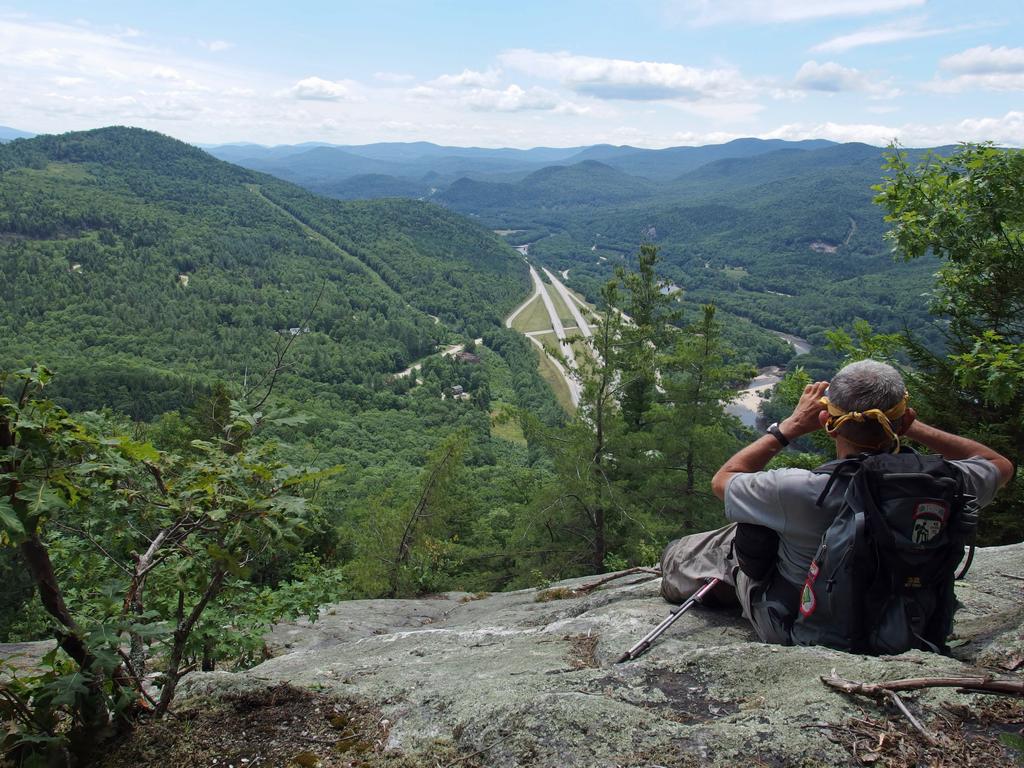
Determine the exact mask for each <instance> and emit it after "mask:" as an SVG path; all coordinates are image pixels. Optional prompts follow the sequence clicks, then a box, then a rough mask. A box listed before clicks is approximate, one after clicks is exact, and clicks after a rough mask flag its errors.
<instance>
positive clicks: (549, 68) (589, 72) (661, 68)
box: [499, 49, 751, 101]
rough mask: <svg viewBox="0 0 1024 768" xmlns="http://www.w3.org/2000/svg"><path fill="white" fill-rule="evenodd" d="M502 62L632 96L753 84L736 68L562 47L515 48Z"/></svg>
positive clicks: (717, 94)
mask: <svg viewBox="0 0 1024 768" xmlns="http://www.w3.org/2000/svg"><path fill="white" fill-rule="evenodd" d="M499 59H500V60H501V62H502V64H504V65H505V66H507V67H509V68H511V69H515V70H518V71H521V72H525V73H526V74H529V75H532V76H535V77H540V78H554V79H557V80H560V81H561V82H562V83H563V84H564V85H566V86H567V87H569V88H571V89H572V90H574V91H576V93H579V94H583V95H586V96H593V97H595V98H598V99H622V100H628V101H662V100H681V101H700V100H704V99H729V98H736V97H737V96H739V95H741V94H747V93H748V92H749V91H750V90H751V85H750V84H749V83H747V82H746V81H745V80H744V79H743V78H742V76H741V75H740V74H739V72H737V71H736V70H733V69H725V68H720V69H701V68H699V67H686V66H683V65H681V64H672V63H668V62H655V61H630V60H627V59H604V58H597V57H594V56H576V55H573V54H571V53H568V52H565V51H561V52H558V53H542V52H539V51H532V50H528V49H516V50H510V51H506V52H504V53H502V54H501V55H500V56H499Z"/></svg>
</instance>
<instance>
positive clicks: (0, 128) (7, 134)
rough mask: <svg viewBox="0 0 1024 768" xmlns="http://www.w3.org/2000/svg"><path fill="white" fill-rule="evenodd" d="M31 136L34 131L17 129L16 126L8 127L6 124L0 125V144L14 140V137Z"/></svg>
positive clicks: (25, 137)
mask: <svg viewBox="0 0 1024 768" xmlns="http://www.w3.org/2000/svg"><path fill="white" fill-rule="evenodd" d="M33 136H35V134H34V133H29V132H28V131H19V130H18V129H17V128H9V127H7V126H6V125H0V144H3V143H5V142H8V141H14V140H15V139H31V138H32V137H33Z"/></svg>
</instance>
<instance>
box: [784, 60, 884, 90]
mask: <svg viewBox="0 0 1024 768" xmlns="http://www.w3.org/2000/svg"><path fill="white" fill-rule="evenodd" d="M795 83H796V86H797V87H798V88H803V89H804V90H808V91H824V92H825V93H841V92H843V91H860V92H863V93H867V94H869V95H870V96H872V97H873V98H895V97H896V96H899V95H900V91H899V90H898V89H896V88H894V87H893V86H892V84H891V83H890V82H889V81H885V80H879V79H877V78H875V77H872V76H869V75H867V74H865V73H863V72H861V71H860V70H859V69H854V68H852V67H844V66H842V65H841V64H837V63H836V62H834V61H826V62H824V63H822V64H819V63H818V62H816V61H813V60H812V61H808V62H805V63H804V65H803V66H802V67H800V70H799V71H798V72H797V73H796V78H795Z"/></svg>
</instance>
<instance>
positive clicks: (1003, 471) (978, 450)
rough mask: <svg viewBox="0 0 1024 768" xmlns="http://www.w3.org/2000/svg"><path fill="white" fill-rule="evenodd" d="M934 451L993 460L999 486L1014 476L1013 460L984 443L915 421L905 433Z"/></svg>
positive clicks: (950, 457) (952, 456) (954, 455)
mask: <svg viewBox="0 0 1024 768" xmlns="http://www.w3.org/2000/svg"><path fill="white" fill-rule="evenodd" d="M903 434H904V436H905V437H909V438H910V439H911V440H914V441H916V442H918V443H921V445H923V446H924V447H925V448H927V449H928V450H929V451H932V452H933V453H938V454H941V455H942V457H943V458H945V459H953V460H956V459H970V458H973V457H975V456H977V457H978V458H981V459H986V460H987V461H991V462H992V463H993V464H995V465H996V469H998V470H999V487H1000V488H1001V487H1002V486H1004V485H1006V484H1007V483H1008V482H1010V478H1011V477H1013V464H1012V462H1011V461H1010V460H1009V459H1007V458H1006V457H1005V456H1003V455H1002V454H1001V453H998V452H996V451H994V450H992V449H991V448H989V447H988V446H987V445H985V444H984V443H979V442H978V441H977V440H971V439H969V438H966V437H960V436H959V435H954V434H950V433H949V432H943V431H942V430H941V429H938V428H936V427H930V426H928V425H927V424H925V423H923V422H921V421H914V422H913V423H912V424H911V425H910V426H909V427H908V428H907V431H906V432H904V433H903Z"/></svg>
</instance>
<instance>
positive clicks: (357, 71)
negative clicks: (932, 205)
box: [0, 0, 1024, 147]
mask: <svg viewBox="0 0 1024 768" xmlns="http://www.w3.org/2000/svg"><path fill="white" fill-rule="evenodd" d="M1022 29H1024V3H1021V2H1020V1H1019V0H1016V1H1011V0H992V1H986V0H980V1H978V2H972V3H966V2H942V1H939V0H814V1H808V0H717V2H715V1H713V0H651V1H650V2H614V1H612V0H592V1H591V2H575V1H574V0H573V1H569V2H554V1H553V0H549V2H546V3H545V2H533V1H532V0H520V2H515V3H511V2H508V3H505V2H486V0H477V1H476V2H455V1H454V0H443V1H440V2H405V1H399V0H374V1H372V2H370V1H368V0H363V2H346V1H344V0H342V1H340V2H330V3H328V2H306V1H304V0H293V1H292V2H290V3H281V2H279V1H278V2H273V3H271V2H259V1H252V2H246V3H234V2H221V3H215V2H210V1H209V0H207V2H202V3H200V2H190V1H188V0H178V2H175V3H173V4H171V3H159V4H158V3H150V2H139V1H138V0H136V1H135V2H102V0H92V1H90V2H84V1H80V0H66V1H64V2H61V1H57V2H42V3H40V2H33V3H13V4H12V3H4V2H3V0H0V62H3V65H2V67H0V125H8V126H11V127H15V128H20V129H23V130H29V131H35V132H58V131H66V130H79V129H84V128H94V127H99V126H103V125H111V124H127V125H138V126H142V127H145V128H152V129H155V130H159V131H162V132H164V133H168V134H170V135H172V136H175V137H178V138H181V139H185V140H187V141H192V142H202V143H222V142H233V141H254V142H259V143H263V144H279V143H296V142H301V141H327V142H333V143H339V144H345V143H369V142H374V141H415V140H427V141H434V142H437V143H442V144H456V145H463V146H466V145H475V146H516V147H530V146H538V145H546V146H576V145H583V144H594V143H601V142H608V143H613V144H633V145H637V146H649V147H661V146H672V145H680V144H706V143H715V142H720V141H726V140H729V139H732V138H736V137H740V136H760V137H765V138H785V139H802V138H828V139H833V140H837V141H852V140H857V141H866V142H869V143H874V144H884V143H886V142H888V141H889V140H890V139H892V138H899V139H900V140H901V141H903V142H904V143H905V144H907V145H910V146H930V145H938V144H946V143H952V142H957V141H978V140H994V141H997V142H999V143H1002V144H1007V145H1013V146H1024V33H1022V32H1021V30H1022Z"/></svg>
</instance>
